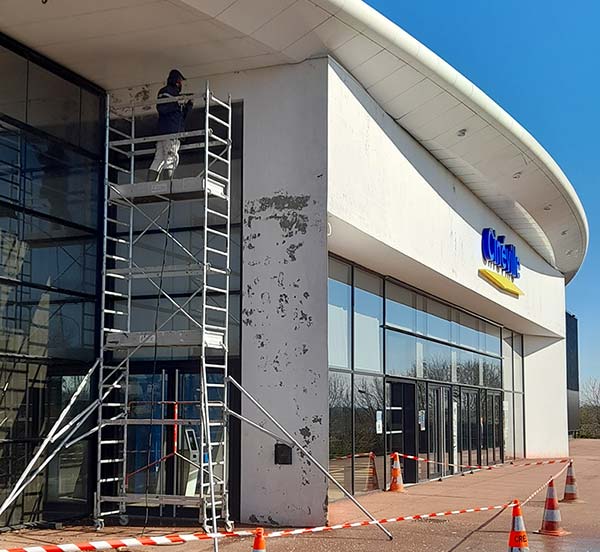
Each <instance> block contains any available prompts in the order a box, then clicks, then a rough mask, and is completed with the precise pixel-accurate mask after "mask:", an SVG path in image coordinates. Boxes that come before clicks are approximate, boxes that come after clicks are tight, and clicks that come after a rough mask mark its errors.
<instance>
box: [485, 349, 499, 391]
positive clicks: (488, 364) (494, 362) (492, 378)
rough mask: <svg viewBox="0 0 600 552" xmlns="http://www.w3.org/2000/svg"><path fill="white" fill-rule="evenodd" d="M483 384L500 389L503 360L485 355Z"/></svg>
mask: <svg viewBox="0 0 600 552" xmlns="http://www.w3.org/2000/svg"><path fill="white" fill-rule="evenodd" d="M482 358H483V385H484V386H485V387H493V388H495V389H498V388H500V387H502V373H501V362H500V359H498V358H492V357H487V356H483V357H482Z"/></svg>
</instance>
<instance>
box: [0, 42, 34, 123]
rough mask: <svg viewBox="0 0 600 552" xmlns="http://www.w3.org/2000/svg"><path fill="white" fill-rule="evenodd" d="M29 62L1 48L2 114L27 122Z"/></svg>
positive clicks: (0, 90)
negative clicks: (26, 101)
mask: <svg viewBox="0 0 600 552" xmlns="http://www.w3.org/2000/svg"><path fill="white" fill-rule="evenodd" d="M27 65H28V64H27V60H26V59H24V58H22V57H21V56H19V55H17V54H15V53H14V52H11V51H10V50H7V49H6V48H3V47H1V46H0V75H2V79H0V113H3V114H4V115H7V116H8V117H12V118H14V119H18V120H19V121H25V111H26V108H25V99H26V97H27Z"/></svg>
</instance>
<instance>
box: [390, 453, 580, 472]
mask: <svg viewBox="0 0 600 552" xmlns="http://www.w3.org/2000/svg"><path fill="white" fill-rule="evenodd" d="M398 456H401V457H402V458H408V459H409V460H416V461H417V462H427V463H428V464H439V465H442V466H452V467H453V468H466V469H469V470H497V469H500V468H506V467H508V466H513V467H515V468H523V467H525V466H543V465H547V464H566V463H568V462H570V461H571V459H570V458H559V459H556V460H539V461H537V462H525V463H522V464H514V463H512V462H511V463H510V464H493V465H491V466H470V465H468V464H452V463H450V462H438V461H437V460H429V459H428V458H421V457H420V456H413V455H411V454H403V453H401V452H399V453H398Z"/></svg>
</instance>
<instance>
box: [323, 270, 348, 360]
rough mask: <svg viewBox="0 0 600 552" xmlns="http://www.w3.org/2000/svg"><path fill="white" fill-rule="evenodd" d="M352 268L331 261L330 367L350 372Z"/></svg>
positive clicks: (329, 311)
mask: <svg viewBox="0 0 600 552" xmlns="http://www.w3.org/2000/svg"><path fill="white" fill-rule="evenodd" d="M351 270H352V267H351V266H350V265H347V264H345V263H342V262H340V261H337V260H336V259H329V281H328V296H329V305H328V324H327V325H328V335H329V338H328V341H329V346H328V349H329V366H330V367H333V368H343V369H346V370H349V369H350V368H351V365H350V362H351V360H350V357H351V350H350V347H351V336H352V319H351V313H352V287H351V285H350V283H351Z"/></svg>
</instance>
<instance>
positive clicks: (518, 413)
mask: <svg viewBox="0 0 600 552" xmlns="http://www.w3.org/2000/svg"><path fill="white" fill-rule="evenodd" d="M514 402H515V458H525V430H524V424H525V420H524V417H523V395H521V394H520V393H515V394H514Z"/></svg>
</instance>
